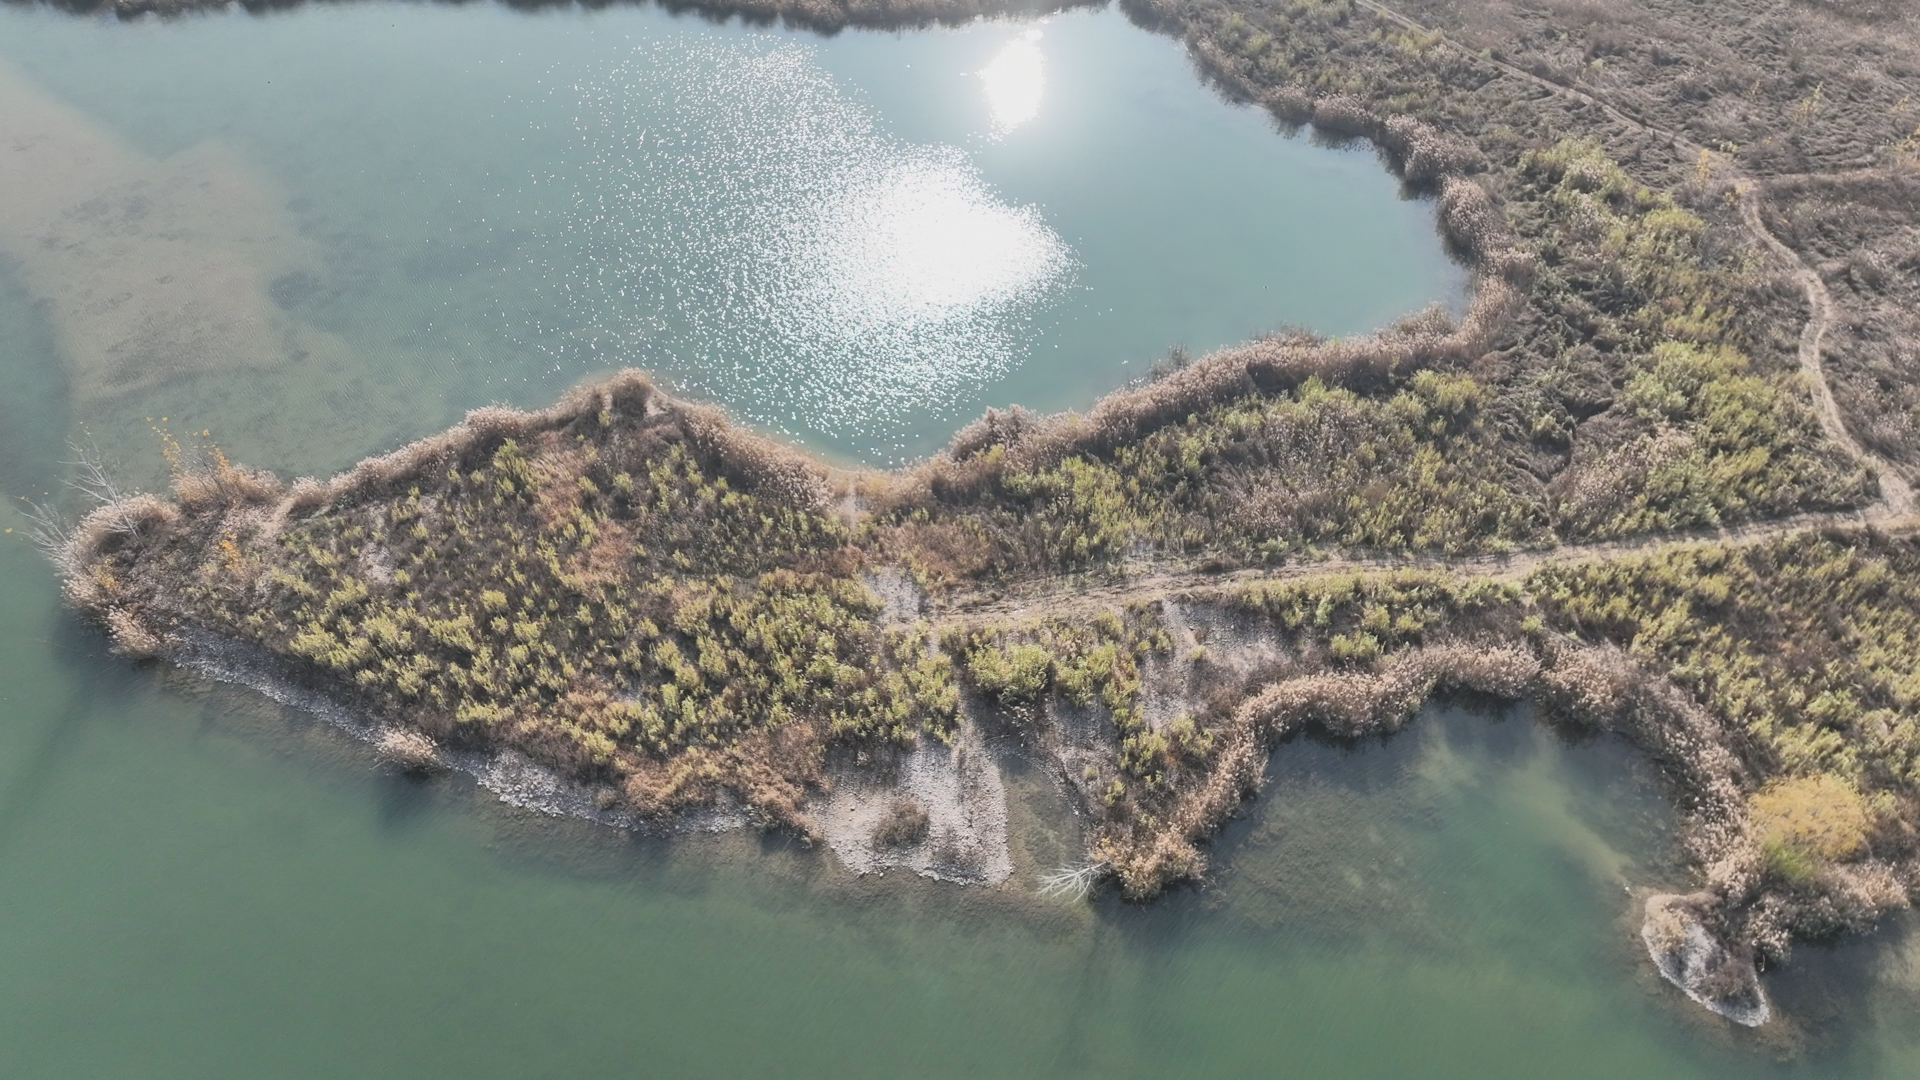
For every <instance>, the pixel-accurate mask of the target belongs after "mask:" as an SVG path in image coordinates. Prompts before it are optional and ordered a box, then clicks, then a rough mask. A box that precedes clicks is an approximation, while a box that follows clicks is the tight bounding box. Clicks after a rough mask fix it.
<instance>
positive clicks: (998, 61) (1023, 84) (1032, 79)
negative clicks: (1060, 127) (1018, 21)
mask: <svg viewBox="0 0 1920 1080" xmlns="http://www.w3.org/2000/svg"><path fill="white" fill-rule="evenodd" d="M980 80H981V81H982V82H984V83H986V85H987V107H988V108H989V109H991V110H992V111H993V133H994V136H995V137H996V138H997V137H1000V136H1004V135H1006V134H1007V133H1008V132H1010V131H1012V130H1013V129H1014V128H1017V127H1019V126H1020V125H1021V124H1024V123H1026V122H1027V121H1029V120H1031V119H1033V118H1034V117H1035V116H1037V115H1039V113H1040V95H1041V93H1042V91H1044V90H1045V89H1046V83H1047V72H1046V61H1045V58H1044V57H1042V56H1041V54H1040V30H1039V29H1038V28H1037V27H1036V28H1034V29H1032V30H1028V31H1027V32H1026V33H1024V34H1021V35H1020V36H1019V37H1017V38H1014V39H1013V40H1012V41H1009V42H1007V44H1006V45H1005V47H1003V48H1002V49H1001V50H1000V51H999V52H998V53H996V54H994V57H993V61H992V62H991V63H989V64H988V65H987V66H986V67H984V68H981V69H980Z"/></svg>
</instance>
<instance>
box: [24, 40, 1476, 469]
mask: <svg viewBox="0 0 1920 1080" xmlns="http://www.w3.org/2000/svg"><path fill="white" fill-rule="evenodd" d="M9 67H10V68H11V71H12V74H11V76H10V77H6V78H0V95H7V96H9V97H11V98H12V99H13V102H14V105H17V104H18V103H20V102H27V101H31V102H33V103H34V104H35V106H36V108H35V109H34V110H33V111H32V112H31V113H25V112H22V113H21V115H20V116H19V117H18V118H16V119H14V120H12V121H10V122H9V121H7V120H4V119H0V134H8V133H11V134H13V135H14V136H15V137H16V138H17V139H20V140H25V139H35V140H41V141H43V142H44V143H45V146H44V147H43V148H42V149H41V150H39V151H38V152H37V155H36V156H35V157H33V158H32V160H33V161H34V162H35V164H34V165H33V167H32V168H30V169H23V170H21V171H20V172H19V173H18V174H17V175H15V176H13V177H11V178H9V179H10V181H11V183H12V184H13V186H14V187H15V188H16V190H18V191H20V192H22V193H26V194H29V195H31V196H33V197H32V198H27V199H23V200H22V205H21V208H20V209H18V210H16V211H15V212H14V213H13V214H12V215H11V216H9V215H6V214H0V251H5V253H6V254H7V255H8V256H9V261H11V262H12V264H13V265H14V272H13V274H12V276H13V277H15V278H16V279H19V280H22V281H24V282H25V284H26V286H27V287H28V289H29V291H30V292H33V293H34V294H35V298H36V299H37V300H41V301H46V302H49V303H50V304H51V306H50V307H49V314H50V317H51V318H53V319H54V321H56V322H58V323H62V324H63V325H62V327H60V328H59V329H63V330H64V332H66V333H67V336H68V337H69V338H79V337H82V336H84V334H86V333H92V334H93V335H94V336H95V337H101V338H102V340H101V341H99V342H96V343H95V345H94V347H93V348H91V349H88V348H78V349H74V350H70V352H73V353H76V354H78V355H70V356H69V361H70V367H71V368H72V369H73V378H72V382H73V383H74V386H75V388H76V391H77V392H78V393H79V394H81V395H82V396H91V397H92V398H93V399H94V400H93V401H92V403H91V404H90V405H89V406H88V407H87V408H85V409H82V410H81V416H80V419H82V420H84V421H86V422H88V423H89V424H90V426H91V427H92V428H94V429H95V430H96V434H97V436H98V437H99V438H101V439H102V440H103V442H113V443H116V444H124V445H125V446H126V447H127V449H128V452H129V453H130V454H133V453H145V454H146V455H147V456H149V457H150V456H151V447H152V443H153V437H152V435H151V433H150V432H149V431H148V425H149V422H148V420H147V419H146V418H147V416H148V415H149V413H150V412H151V413H154V415H155V422H157V420H158V417H159V416H168V417H169V418H170V423H171V424H172V427H171V428H170V430H174V431H176V432H177V431H182V430H203V429H204V430H212V431H213V433H214V434H213V436H212V437H213V438H215V439H216V440H218V441H220V442H221V444H222V445H223V446H225V447H226V448H227V450H228V452H229V453H232V454H234V455H235V456H237V457H240V458H243V459H245V460H249V461H255V462H261V463H265V464H269V465H272V466H275V467H281V468H287V469H297V470H301V471H318V470H323V469H330V468H337V467H339V466H341V465H344V464H346V463H348V462H349V461H350V458H348V457H347V455H348V454H349V453H352V452H357V451H359V450H360V448H361V447H363V446H365V445H368V444H373V445H390V444H392V443H394V442H396V441H399V440H400V439H403V438H406V437H409V436H411V435H415V434H417V433H419V432H422V431H430V430H434V429H436V428H438V427H442V426H444V425H445V424H446V423H447V422H450V421H451V420H453V419H456V418H457V417H458V415H459V413H460V412H461V411H463V410H465V409H467V408H470V407H473V406H475V405H479V404H485V403H488V402H490V401H495V400H504V401H508V402H513V403H517V404H528V405H532V404H539V403H544V402H545V401H547V400H549V399H550V398H551V397H552V396H553V395H554V394H555V393H557V392H558V391H559V390H560V389H562V388H563V387H565V386H567V385H570V384H572V383H574V382H577V381H578V380H580V379H581V378H583V377H585V376H587V375H589V374H593V373H596V372H600V371H605V370H609V369H613V368H618V367H622V366H629V365H631V366H641V367H646V368H648V369H650V370H654V371H656V372H658V373H660V374H661V375H662V376H663V377H664V378H666V379H667V380H669V381H670V382H671V383H673V384H674V385H675V386H678V387H681V388H683V389H685V390H687V391H689V392H691V393H695V394H698V395H700V396H704V397H709V398H712V399H715V400H718V401H720V402H722V403H724V404H726V405H727V406H728V407H729V408H731V409H732V410H733V411H735V412H736V414H738V415H741V416H744V417H747V418H749V419H751V420H753V421H754V422H756V423H760V424H763V425H765V426H767V427H769V428H772V429H774V430H777V431H780V432H783V433H785V434H788V435H790V436H793V437H795V438H798V439H800V440H802V441H804V442H806V443H807V444H809V445H811V446H814V447H815V448H817V449H819V450H821V451H822V452H826V453H830V454H835V455H842V456H847V457H851V458H856V459H861V460H866V461H875V462H890V461H897V460H901V459H903V458H907V457H912V456H917V455H922V454H925V453H927V452H929V451H931V450H933V449H935V448H937V447H938V446H940V445H941V444H942V443H944V442H945V440H946V438H947V436H948V434H949V433H950V432H951V431H952V429H953V428H954V427H955V426H957V425H958V424H959V423H962V422H964V421H965V420H967V419H970V418H971V417H972V416H974V415H977V414H978V413H979V412H980V410H981V409H982V408H984V407H985V406H987V405H990V404H992V405H1006V404H1009V403H1013V402H1018V403H1021V404H1023V405H1026V406H1028V407H1030V408H1039V409H1047V410H1052V409H1059V408H1066V407H1074V406H1083V405H1085V404H1087V403H1088V402H1089V401H1091V400H1092V399H1093V398H1094V397H1095V396H1096V395H1097V394H1098V393H1099V392H1101V391H1104V390H1107V389H1110V388H1112V387H1114V386H1116V385H1119V384H1121V383H1123V382H1125V381H1127V380H1129V379H1132V378H1136V377H1139V376H1142V375H1144V374H1145V373H1146V371H1147V370H1148V368H1149V367H1150V366H1151V364H1153V363H1154V362H1155V361H1157V360H1159V359H1161V358H1163V357H1164V356H1165V355H1166V354H1167V352H1168V350H1169V349H1170V348H1172V347H1174V346H1183V347H1185V348H1186V349H1188V350H1189V351H1192V352H1199V351H1204V350H1207V349H1212V348H1216V347H1219V346H1221V345H1226V344H1231V343H1234V342H1237V341H1241V340H1245V339H1246V338H1248V337H1250V336H1252V335H1255V334H1258V333H1260V332H1263V331H1266V330H1269V329H1273V328H1276V327H1280V326H1283V325H1289V324H1301V325H1306V326H1308V327H1310V328H1312V329H1315V330H1318V331H1321V332H1324V333H1333V334H1340V333H1355V332H1360V331H1364V330H1368V329H1371V328H1373V327H1375V326H1378V325H1380V324H1381V323H1383V322H1385V321H1387V320H1390V319H1392V318H1394V317H1396V316H1398V315H1401V314H1405V313H1407V312H1411V311H1414V310H1417V309H1419V308H1421V307H1423V306H1425V305H1427V304H1429V303H1442V304H1445V305H1449V306H1452V307H1455V308H1458V307H1459V306H1460V305H1461V304H1462V303H1463V289H1464V288H1465V280H1464V272H1463V271H1462V269H1461V268H1460V267H1458V266H1457V265H1455V264H1453V263H1452V262H1450V261H1449V260H1448V259H1447V257H1446V256H1445V254H1444V253H1443V251H1442V250H1441V245H1440V242H1439V240H1438V238H1437V236H1436V234H1435V231H1434V228H1433V223H1432V211H1431V206H1430V204H1428V203H1426V202H1422V201H1419V200H1414V199H1408V198H1403V197H1402V196H1401V194H1400V193H1399V192H1398V190H1397V188H1396V184H1395V182H1394V180H1393V179H1392V177H1391V176H1389V175H1388V174H1387V173H1386V172H1385V171H1384V170H1383V169H1381V168H1380V166H1379V163H1378V161H1377V160H1376V159H1375V157H1374V155H1373V153H1372V152H1371V151H1370V150H1368V149H1366V148H1364V147H1359V148H1348V149H1339V150H1336V149H1329V148H1326V147H1321V146H1315V145H1312V144H1311V143H1310V141H1309V140H1308V139H1307V138H1305V137H1304V136H1295V137H1292V138H1282V137H1278V136H1276V135H1275V134H1274V133H1273V131H1272V127H1271V123H1270V121H1269V120H1268V119H1267V118H1266V117H1265V115H1264V114H1263V113H1260V112H1258V111H1256V110H1253V109H1251V108H1246V107H1239V106H1231V105H1228V104H1226V103H1225V102H1223V101H1222V100H1221V99H1220V98H1219V97H1218V96H1217V95H1216V94H1215V93H1214V92H1213V91H1211V90H1209V89H1208V88H1207V87H1205V86H1203V85H1202V84H1201V83H1200V81H1199V80H1198V79H1197V78H1196V77H1195V76H1194V74H1193V72H1192V70H1191V67H1190V65H1189V64H1188V62H1187V60H1186V59H1185V57H1184V55H1183V53H1182V52H1181V49H1180V46H1179V45H1178V43H1177V42H1174V41H1171V40H1168V39H1165V38H1161V37H1158V36H1155V35H1152V34H1148V33H1145V32H1143V31H1141V30H1139V29H1137V28H1135V27H1133V26H1132V25H1131V24H1129V23H1128V22H1127V21H1126V20H1125V18H1124V17H1123V16H1121V15H1120V14H1119V13H1118V12H1116V11H1097V12H1089V11H1080V12H1074V13H1069V14H1063V15H1059V16H1056V17H1054V18H1051V19H1047V20H1044V21H1041V22H1037V23H1010V22H1008V23H985V24H979V25H975V26H972V27H968V28H962V29H939V30H927V31H918V32H911V33H906V34H898V35H896V34H881V33H872V32H848V33H843V34H840V35H837V36H834V37H831V38H821V37H818V36H815V35H811V34H804V33H798V32H792V31H783V30H779V29H773V28H746V27H742V26H740V25H738V24H734V25H727V26H716V25H714V24H712V23H711V22H708V21H705V20H701V19H697V18H693V17H679V18H676V17H674V16H671V15H668V14H665V13H664V12H661V11H659V10H656V9H652V8H637V9H636V8H622V9H617V10H609V11H602V12H593V13H583V12H573V11H555V12H546V13H542V14H524V13H515V12H512V11H508V10H505V9H502V8H498V7H493V6H482V5H474V6H472V7H467V8H459V9H448V8H443V7H438V6H427V5H419V6H414V5H386V6H380V7H368V6H361V5H344V6H341V7H337V8H336V7H331V6H318V5H316V6H311V7H308V8H306V9H302V10H299V11H297V12H292V13H281V14H276V15H274V16H272V17H250V16H244V15H234V14H228V15H217V16H208V17H197V18H187V19H181V20H177V21H171V22H164V23H162V22H155V21H149V22H143V23H138V24H135V25H119V24H116V23H113V22H111V21H104V22H103V21H90V20H76V19H73V18H70V17H65V16H61V15H57V14H54V13H51V12H41V11H35V10H27V11H20V10H7V11H4V12H0V76H8V69H9ZM48 102H52V103H53V105H51V106H50V105H48V104H47V103H48ZM14 105H10V109H13V108H14ZM14 129H18V130H14ZM23 160H26V159H25V158H23ZM43 188H50V190H43ZM204 190H215V191H217V192H218V195H219V197H218V198H216V199H208V198H204V197H199V198H197V201H196V198H195V197H193V193H197V192H202V191H204ZM76 208H77V209H76ZM49 218H54V219H57V220H58V225H57V227H56V226H50V225H48V224H47V223H46V222H47V220H48V219H49ZM161 220H164V223H165V225H166V226H167V230H166V232H167V235H168V236H169V237H171V238H172V240H170V241H169V242H166V243H162V242H160V241H157V240H155V239H153V238H152V237H151V236H148V235H145V234H142V233H141V232H140V228H141V223H142V222H143V221H144V222H146V223H148V224H149V225H151V223H152V222H155V221H161ZM148 231H149V232H151V231H153V230H152V229H151V228H149V229H148ZM53 233H58V239H59V241H60V243H59V244H58V245H54V246H49V245H47V244H46V243H44V242H43V241H44V240H45V239H46V237H47V236H48V235H50V234H53ZM129 236H133V237H135V239H136V240H137V241H138V242H137V243H135V244H134V245H133V246H132V247H131V248H130V249H128V248H125V247H124V246H123V248H122V249H121V250H119V251H118V252H117V253H116V254H115V255H114V256H113V257H111V258H107V257H95V258H82V257H77V256H71V255H68V254H67V253H68V252H70V251H76V250H77V251H81V252H82V253H85V252H88V251H91V250H96V249H97V250H101V251H104V250H105V249H107V248H108V247H109V246H110V245H111V244H113V243H122V244H123V245H124V244H125V242H126V240H127V237H129ZM89 245H91V247H89ZM170 262H171V263H181V264H191V265H196V266H200V267H201V271H200V273H199V275H198V278H197V279H194V280H198V279H205V280H208V281H212V280H214V278H215V277H216V274H215V270H214V269H213V268H217V269H218V270H219V272H220V273H223V274H225V275H226V277H227V278H229V279H231V282H230V284H231V287H222V288H219V289H211V288H210V289H207V290H202V291H201V292H199V293H195V292H194V290H193V289H192V284H191V281H190V280H189V279H187V278H180V279H178V280H175V281H172V282H170V283H169V284H167V285H166V286H165V287H164V288H163V287H161V286H159V285H155V284H153V282H154V281H155V280H157V279H158V278H159V277H160V276H163V275H165V274H166V273H167V266H166V265H164V264H167V263H170ZM128 264H130V265H131V267H132V269H129V270H128V271H127V272H126V273H125V274H121V275H119V276H117V277H116V276H114V275H113V274H111V273H110V272H109V270H103V267H107V268H112V267H116V266H121V265H128ZM136 271H138V272H136ZM103 275H105V277H104V278H103ZM123 278H124V279H127V280H122V279H123ZM95 286H97V288H96V292H97V293H98V295H97V296H95V297H91V299H93V300H95V301H97V302H95V303H92V304H90V305H87V306H84V307H79V306H74V305H72V304H68V303H67V301H64V300H62V299H61V298H63V297H77V296H79V294H80V292H81V291H83V290H85V289H87V288H89V287H95ZM249 293H250V294H251V298H248V297H246V296H241V295H239V294H249ZM149 294H152V303H153V305H154V306H155V307H156V308H158V307H160V306H161V305H162V304H163V303H164V304H169V305H173V306H172V307H167V308H165V310H169V311H170V310H173V309H174V307H177V306H178V305H180V304H183V303H187V302H197V303H199V304H200V305H201V306H202V307H203V308H205V309H207V310H209V311H212V312H213V313H214V314H215V315H218V316H220V318H221V320H222V321H221V323H220V325H221V327H222V328H223V329H221V330H220V331H219V332H217V333H213V334H209V335H202V336H201V337H200V338H196V339H195V340H194V341H193V342H191V343H190V344H191V347H188V348H183V349H181V350H178V351H179V352H181V353H183V354H188V355H187V358H186V359H183V360H181V361H180V362H179V366H183V367H185V368H189V369H192V370H193V371H195V372H197V374H196V375H195V377H191V378H187V379H184V380H177V381H175V382H173V383H171V384H170V385H165V386H158V387H153V388H150V389H149V390H148V392H145V393H142V394H140V395H138V396H137V397H136V398H135V399H134V400H133V401H132V402H126V401H114V400H110V399H106V398H104V396H103V395H101V394H98V393H93V394H91V395H89V393H88V392H89V391H90V390H93V389H95V388H100V387H112V386H118V385H125V384H127V383H126V379H122V381H120V382H115V381H114V378H113V376H114V375H115V374H116V369H117V368H118V367H123V366H126V365H127V363H128V359H127V358H128V357H129V356H131V355H133V354H134V353H136V352H138V349H137V348H133V347H120V346H121V345H122V344H123V343H121V342H120V339H118V338H114V339H113V340H110V341H109V340H105V336H104V331H102V330H101V329H100V325H99V324H100V323H101V322H102V320H103V319H104V320H106V321H107V322H108V323H109V324H112V323H113V320H114V319H119V320H121V321H124V322H127V323H129V324H131V323H132V322H133V321H134V319H133V315H134V314H137V313H139V312H140V311H141V305H142V304H143V303H145V302H147V298H148V296H149ZM124 297H131V300H128V301H126V302H124V303H123V302H122V301H123V298H124ZM62 305H66V306H62ZM116 305H117V306H116ZM70 306H72V307H73V311H71V312H69V311H68V307H70ZM103 311H105V312H106V314H105V315H103V314H102V312H103ZM115 325H117V324H115ZM80 344H81V345H83V346H84V345H85V344H86V342H84V341H82V342H80ZM103 369H104V370H103ZM141 370H142V371H145V370H148V369H146V368H143V369H141ZM120 374H124V373H120ZM139 377H140V376H139V374H138V373H135V374H134V375H131V376H128V378H131V379H132V380H133V383H134V384H135V385H139V381H138V380H139ZM156 410H157V412H156ZM289 416H293V417H297V418H298V422H296V423H290V422H289V421H288V417H289Z"/></svg>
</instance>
